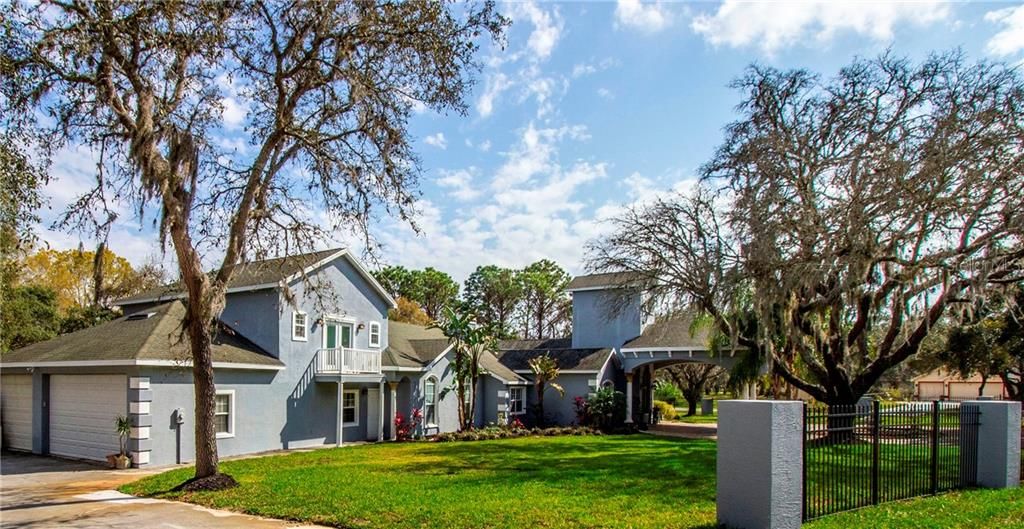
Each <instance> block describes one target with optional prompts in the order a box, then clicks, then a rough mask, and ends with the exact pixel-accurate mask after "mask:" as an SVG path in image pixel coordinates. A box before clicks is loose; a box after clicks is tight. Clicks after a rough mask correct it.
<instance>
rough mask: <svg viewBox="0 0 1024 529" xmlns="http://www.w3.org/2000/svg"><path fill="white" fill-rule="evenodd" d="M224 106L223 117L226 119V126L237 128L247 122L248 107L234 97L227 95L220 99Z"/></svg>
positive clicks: (231, 128)
mask: <svg viewBox="0 0 1024 529" xmlns="http://www.w3.org/2000/svg"><path fill="white" fill-rule="evenodd" d="M220 104H221V105H222V106H223V107H224V110H223V112H222V113H221V117H222V119H223V120H224V128H226V129H228V130H235V129H238V128H239V127H241V126H242V124H244V123H245V115H246V112H248V109H247V108H246V107H245V106H244V105H242V104H241V103H239V102H238V100H237V99H235V98H233V97H225V98H222V99H221V100H220Z"/></svg>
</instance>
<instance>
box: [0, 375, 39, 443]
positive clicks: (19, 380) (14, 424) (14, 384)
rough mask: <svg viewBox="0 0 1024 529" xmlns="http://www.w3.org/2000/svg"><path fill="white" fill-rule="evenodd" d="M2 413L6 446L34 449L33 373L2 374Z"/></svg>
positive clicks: (0, 386)
mask: <svg viewBox="0 0 1024 529" xmlns="http://www.w3.org/2000/svg"><path fill="white" fill-rule="evenodd" d="M0 415H2V416H3V442H4V446H5V447H8V448H16V449H18V450H32V375H2V376H0Z"/></svg>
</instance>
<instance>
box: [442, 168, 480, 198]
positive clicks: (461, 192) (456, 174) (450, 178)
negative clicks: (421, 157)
mask: <svg viewBox="0 0 1024 529" xmlns="http://www.w3.org/2000/svg"><path fill="white" fill-rule="evenodd" d="M476 174H477V168H476V167H470V168H468V169H460V170H458V171H448V170H444V169H442V170H441V177H440V178H438V179H437V185H439V186H441V187H446V188H449V189H451V192H449V193H448V194H449V195H451V196H452V197H453V198H455V199H456V200H459V201H462V202H466V201H469V200H473V199H474V198H477V197H479V196H480V193H481V191H480V189H478V188H477V187H476V186H475V184H474V183H473V180H474V178H475V175H476Z"/></svg>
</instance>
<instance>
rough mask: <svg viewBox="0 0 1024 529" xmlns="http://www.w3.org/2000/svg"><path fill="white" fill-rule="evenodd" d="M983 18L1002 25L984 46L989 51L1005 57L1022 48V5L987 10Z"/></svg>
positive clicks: (1023, 47)
mask: <svg viewBox="0 0 1024 529" xmlns="http://www.w3.org/2000/svg"><path fill="white" fill-rule="evenodd" d="M985 20H986V21H988V22H992V23H994V24H999V25H1000V26H1002V29H1001V30H1000V31H999V32H998V33H996V34H995V35H993V36H992V38H991V39H989V41H988V44H987V45H986V46H985V48H986V49H987V50H988V52H989V53H991V54H993V55H998V56H1000V57H1005V56H1007V55H1013V54H1015V53H1018V52H1020V51H1021V50H1024V5H1018V6H1016V7H1006V8H1003V9H998V10H996V11H989V12H988V13H985Z"/></svg>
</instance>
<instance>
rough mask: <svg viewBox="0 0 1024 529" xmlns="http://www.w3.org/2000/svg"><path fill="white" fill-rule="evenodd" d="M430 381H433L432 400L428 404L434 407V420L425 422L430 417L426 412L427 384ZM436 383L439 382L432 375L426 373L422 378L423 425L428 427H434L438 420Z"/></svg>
mask: <svg viewBox="0 0 1024 529" xmlns="http://www.w3.org/2000/svg"><path fill="white" fill-rule="evenodd" d="M431 382H433V383H434V395H433V396H434V399H433V401H434V402H433V404H430V406H433V407H434V417H433V418H434V422H427V418H428V417H430V414H429V413H427V384H429V383H431ZM438 384H440V381H439V380H438V379H437V377H436V376H434V375H428V376H427V377H426V378H424V379H423V425H424V426H426V427H428V428H436V427H437V425H438V422H439V421H438V417H437V400H438V392H437V386H438Z"/></svg>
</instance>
